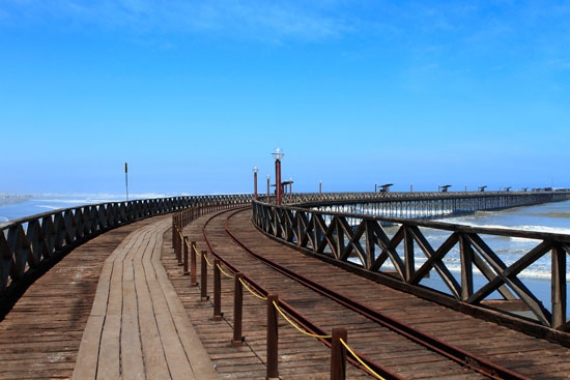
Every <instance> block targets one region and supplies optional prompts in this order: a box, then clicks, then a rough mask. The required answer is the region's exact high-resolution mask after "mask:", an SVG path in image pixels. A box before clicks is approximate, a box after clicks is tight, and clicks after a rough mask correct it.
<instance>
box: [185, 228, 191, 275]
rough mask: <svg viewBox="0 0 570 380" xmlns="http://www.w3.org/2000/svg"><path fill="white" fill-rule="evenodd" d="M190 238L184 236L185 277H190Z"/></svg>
mask: <svg viewBox="0 0 570 380" xmlns="http://www.w3.org/2000/svg"><path fill="white" fill-rule="evenodd" d="M189 274H190V273H189V272H188V236H184V276H188V275H189Z"/></svg>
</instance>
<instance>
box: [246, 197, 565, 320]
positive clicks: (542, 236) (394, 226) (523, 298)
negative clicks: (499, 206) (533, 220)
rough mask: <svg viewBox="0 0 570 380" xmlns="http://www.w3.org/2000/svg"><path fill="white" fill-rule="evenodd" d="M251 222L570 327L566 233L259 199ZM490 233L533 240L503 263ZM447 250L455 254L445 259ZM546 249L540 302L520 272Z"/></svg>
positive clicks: (333, 255) (414, 280)
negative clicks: (546, 291)
mask: <svg viewBox="0 0 570 380" xmlns="http://www.w3.org/2000/svg"><path fill="white" fill-rule="evenodd" d="M252 220H253V222H254V224H255V225H256V226H257V227H258V228H259V229H260V230H261V231H263V232H265V233H266V234H268V235H270V236H272V237H275V238H277V239H279V240H282V241H284V242H286V243H288V244H290V245H293V246H295V247H297V248H300V249H303V250H306V251H309V252H311V253H313V254H316V255H322V256H325V257H327V258H330V259H334V260H336V261H339V262H344V263H346V264H348V265H352V266H358V267H361V268H363V269H366V270H368V271H370V272H373V273H378V274H385V275H388V276H390V278H396V279H397V280H398V281H400V282H401V283H405V284H409V285H423V282H424V280H425V279H426V278H428V277H430V276H438V277H439V278H440V279H441V282H442V283H443V284H445V287H446V288H447V293H448V294H449V296H450V297H453V298H455V299H456V300H459V301H461V302H464V303H468V304H472V305H478V306H487V307H488V306H491V307H494V308H497V309H500V310H508V311H510V312H512V311H516V312H517V313H518V314H523V315H525V316H526V317H525V318H530V319H532V320H534V321H536V322H538V323H539V324H542V325H545V326H549V327H553V328H557V329H561V330H568V329H569V328H570V325H569V322H567V321H566V316H567V310H568V295H567V270H566V268H567V260H568V255H569V254H570V235H564V234H555V233H544V232H530V231H518V230H511V229H501V228H482V227H481V228H479V227H470V226H464V225H456V224H447V223H441V222H433V221H426V220H423V221H420V220H410V219H403V218H386V217H373V216H367V215H362V214H343V213H335V212H325V211H318V210H315V209H308V208H300V207H290V206H276V205H269V204H264V203H259V202H254V206H253V215H252ZM387 225H390V226H391V227H389V228H388V227H386V226H387ZM388 229H390V230H391V232H390V233H388V232H387V231H388ZM433 230H437V231H440V232H445V234H446V237H445V239H444V240H443V242H437V243H435V242H433V241H430V238H429V237H428V236H429V234H430V231H433ZM492 237H508V238H511V239H512V238H515V239H528V241H532V242H534V243H533V244H532V248H530V249H528V250H527V251H526V252H524V254H522V255H520V257H519V258H518V259H517V260H516V261H514V262H512V263H509V264H506V263H505V262H504V261H503V260H502V259H501V258H500V257H499V254H497V252H496V250H495V249H493V248H492V247H491V246H492V244H489V243H488V242H489V241H490V239H492ZM452 252H455V253H454V254H453V255H454V258H453V260H450V259H449V258H450V257H451V256H452ZM548 255H550V259H549V262H550V264H551V265H550V267H551V270H550V273H549V275H550V276H549V277H550V280H549V281H550V287H551V295H550V299H549V300H544V299H542V300H541V299H540V298H539V296H538V295H537V293H536V292H534V291H533V290H531V289H530V288H529V286H528V285H527V282H528V279H527V278H526V277H524V276H521V272H522V271H523V270H525V269H527V268H529V267H531V266H532V265H534V264H535V263H536V262H537V261H538V260H539V259H543V257H545V256H548ZM457 261H459V262H457ZM474 273H478V274H480V276H478V278H483V280H484V283H483V284H480V285H478V286H476V285H475V276H474ZM497 297H498V298H497ZM547 301H548V302H547ZM545 303H549V304H550V307H549V308H548V307H546V306H544V304H545Z"/></svg>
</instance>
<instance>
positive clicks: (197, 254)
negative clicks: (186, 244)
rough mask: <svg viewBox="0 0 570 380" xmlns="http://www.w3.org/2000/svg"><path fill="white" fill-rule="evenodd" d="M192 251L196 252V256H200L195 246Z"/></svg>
mask: <svg viewBox="0 0 570 380" xmlns="http://www.w3.org/2000/svg"><path fill="white" fill-rule="evenodd" d="M194 253H196V256H198V257H200V252H198V249H197V248H196V246H194Z"/></svg>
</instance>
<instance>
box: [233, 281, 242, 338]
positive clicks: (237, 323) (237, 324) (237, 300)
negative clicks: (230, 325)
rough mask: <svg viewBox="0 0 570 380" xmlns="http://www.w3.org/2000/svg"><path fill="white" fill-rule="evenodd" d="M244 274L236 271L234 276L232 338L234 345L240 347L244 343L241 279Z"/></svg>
mask: <svg viewBox="0 0 570 380" xmlns="http://www.w3.org/2000/svg"><path fill="white" fill-rule="evenodd" d="M242 277H243V275H242V274H241V273H236V274H235V277H234V336H233V339H232V347H240V346H241V345H243V336H242V335H241V334H242V329H241V326H242V316H243V288H242V285H241V281H240V280H241V279H242Z"/></svg>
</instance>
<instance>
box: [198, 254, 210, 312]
mask: <svg viewBox="0 0 570 380" xmlns="http://www.w3.org/2000/svg"><path fill="white" fill-rule="evenodd" d="M207 255H208V252H206V251H202V260H201V262H200V264H201V266H200V279H201V282H200V297H201V300H202V302H204V301H207V300H209V299H210V297H208V263H207V262H206V257H207Z"/></svg>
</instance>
